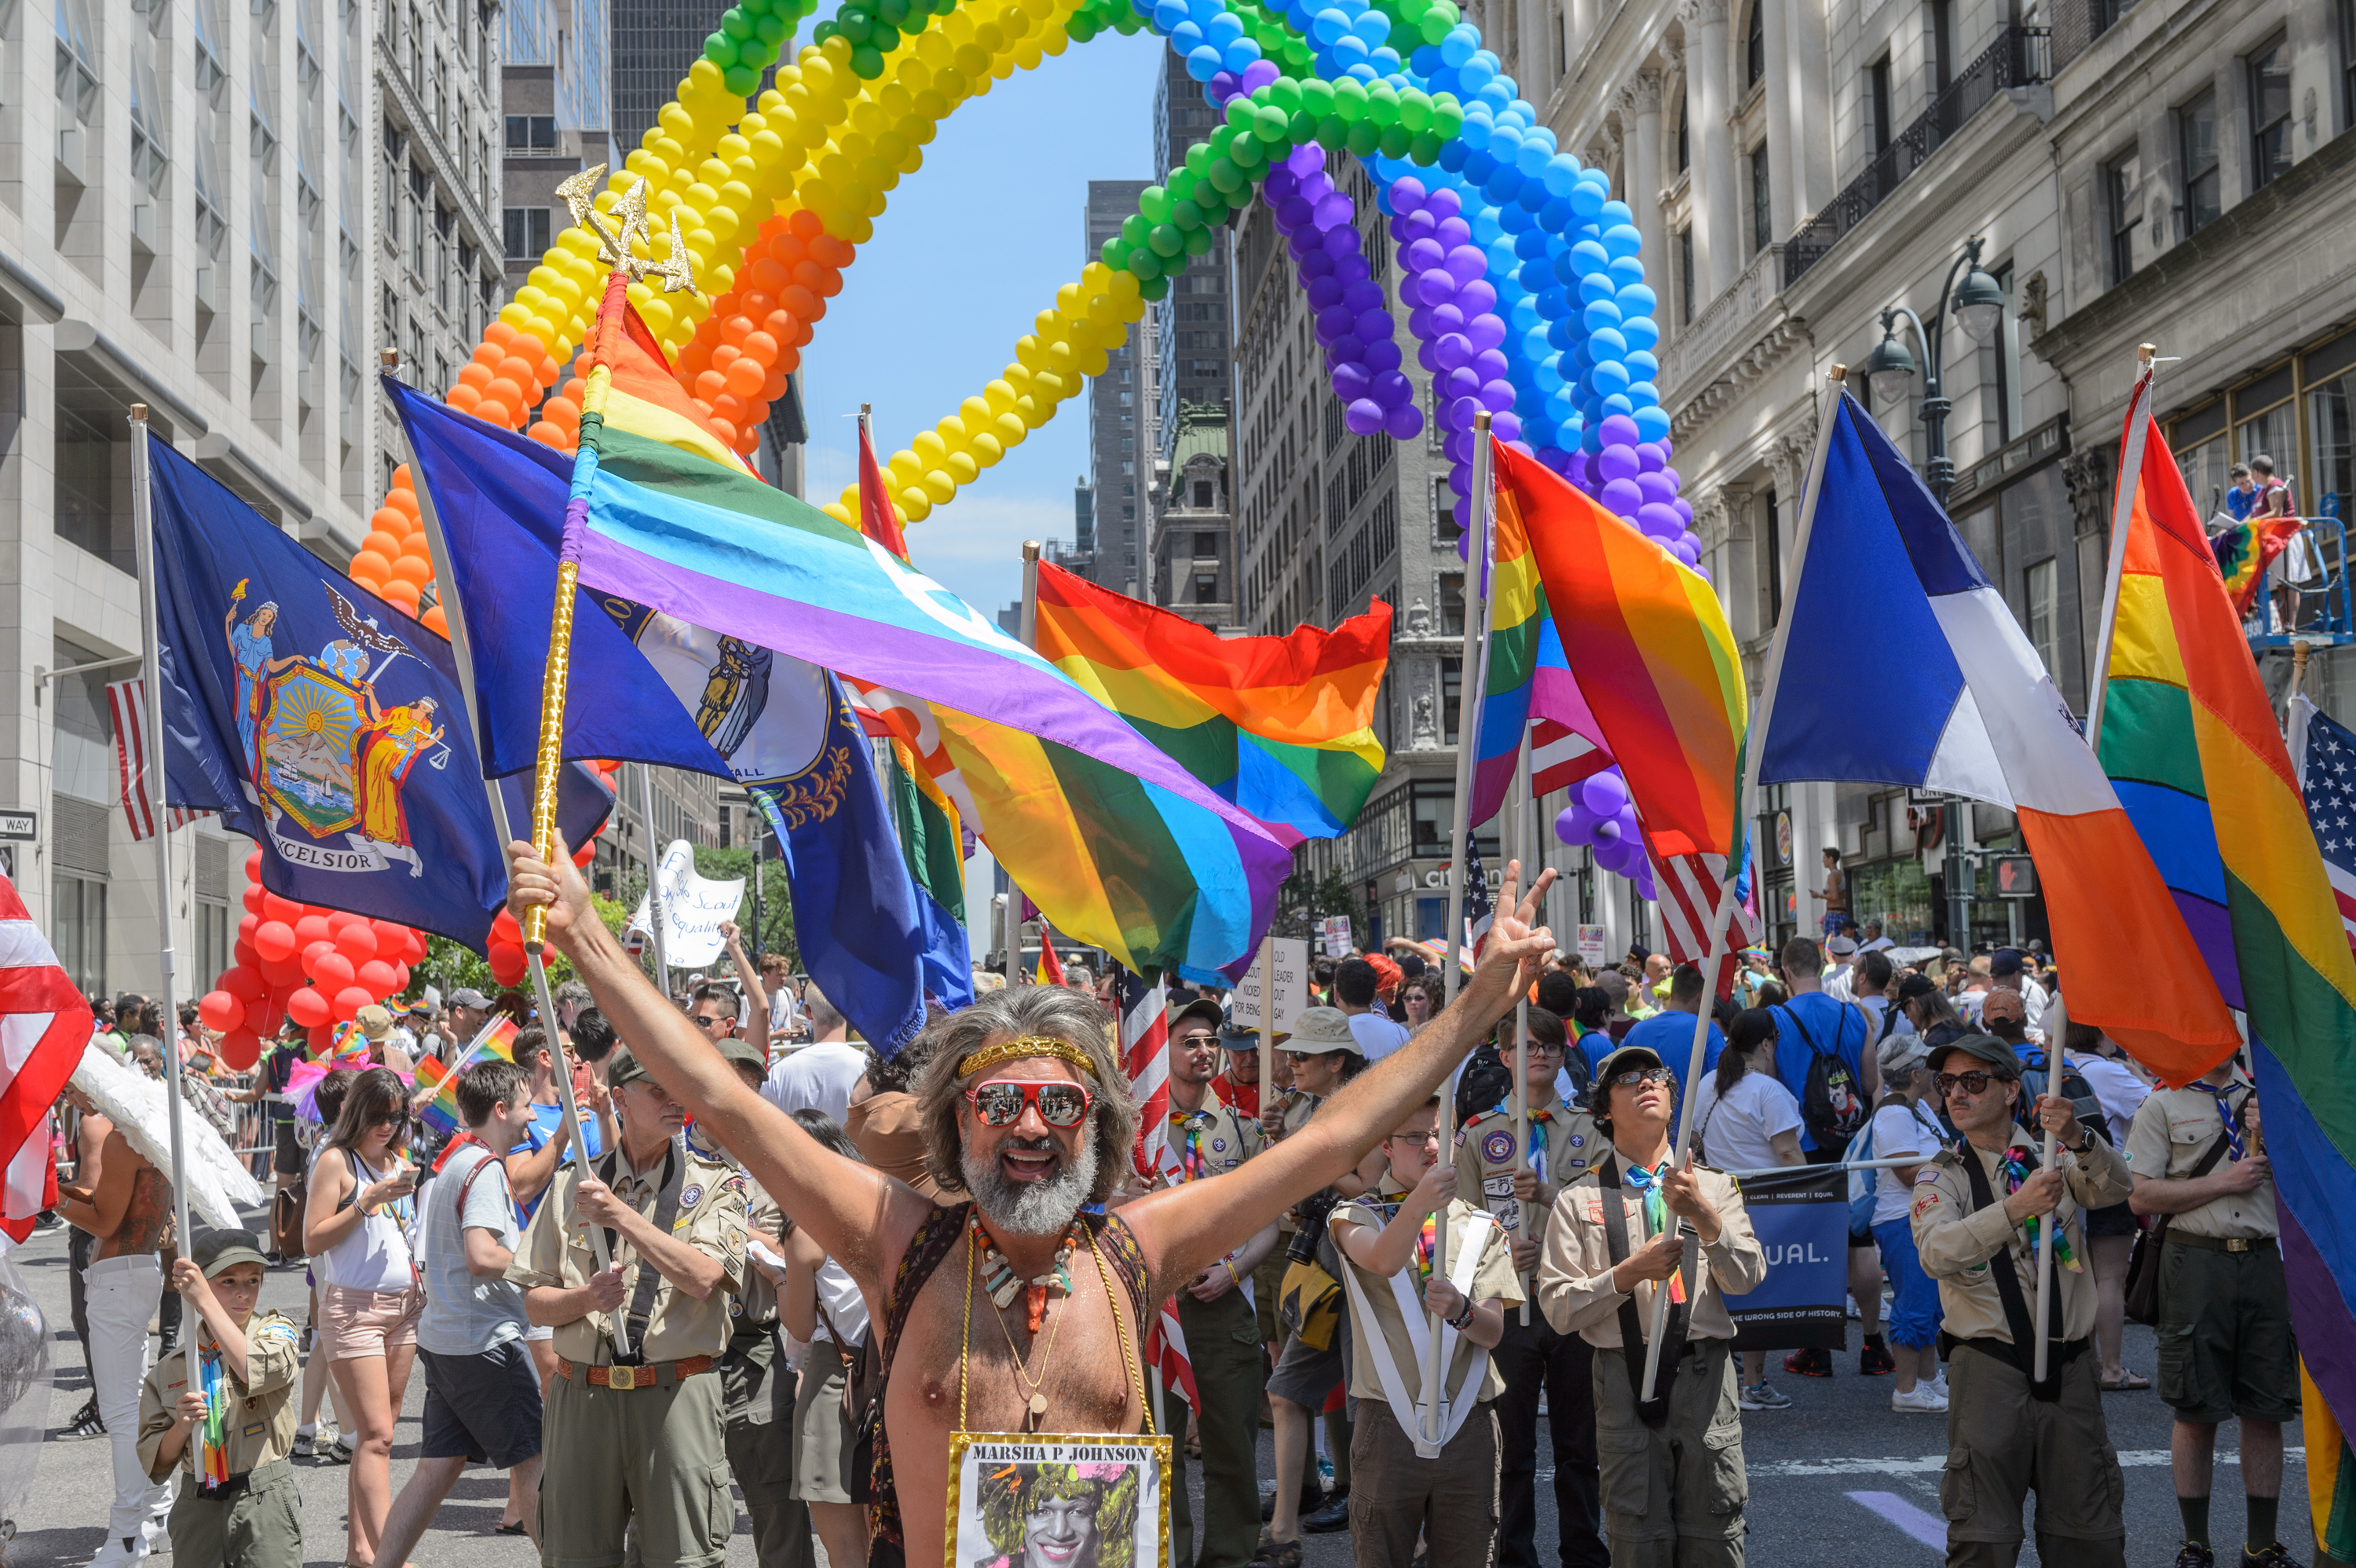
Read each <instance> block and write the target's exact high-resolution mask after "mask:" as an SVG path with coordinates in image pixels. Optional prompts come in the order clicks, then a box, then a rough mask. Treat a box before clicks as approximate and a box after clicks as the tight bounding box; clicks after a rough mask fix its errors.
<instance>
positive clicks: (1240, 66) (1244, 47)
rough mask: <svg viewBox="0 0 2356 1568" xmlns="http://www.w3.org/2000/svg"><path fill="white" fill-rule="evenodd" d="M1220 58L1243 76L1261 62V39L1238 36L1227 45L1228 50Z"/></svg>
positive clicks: (1228, 66)
mask: <svg viewBox="0 0 2356 1568" xmlns="http://www.w3.org/2000/svg"><path fill="white" fill-rule="evenodd" d="M1219 58H1220V59H1222V60H1224V61H1225V62H1226V68H1227V69H1229V70H1231V71H1233V72H1235V73H1236V74H1237V76H1241V75H1243V73H1244V72H1246V71H1248V70H1249V69H1251V68H1252V67H1253V66H1255V65H1257V64H1258V63H1259V59H1260V52H1259V41H1258V39H1256V38H1237V40H1236V41H1235V42H1234V43H1232V44H1229V45H1228V46H1227V48H1226V53H1225V54H1223V55H1221V56H1220V57H1219Z"/></svg>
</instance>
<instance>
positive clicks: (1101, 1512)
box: [944, 1211, 1171, 1568]
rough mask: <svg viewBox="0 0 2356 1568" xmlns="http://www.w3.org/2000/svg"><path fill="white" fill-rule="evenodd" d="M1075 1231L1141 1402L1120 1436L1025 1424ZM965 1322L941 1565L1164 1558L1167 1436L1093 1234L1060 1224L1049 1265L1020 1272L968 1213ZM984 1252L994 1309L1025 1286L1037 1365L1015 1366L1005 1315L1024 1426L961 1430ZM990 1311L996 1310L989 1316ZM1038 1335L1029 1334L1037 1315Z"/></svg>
mask: <svg viewBox="0 0 2356 1568" xmlns="http://www.w3.org/2000/svg"><path fill="white" fill-rule="evenodd" d="M1083 1234H1085V1235H1086V1238H1087V1245H1088V1251H1089V1253H1090V1254H1091V1255H1092V1256H1094V1258H1095V1259H1096V1263H1097V1277H1098V1279H1099V1280H1101V1281H1102V1282H1103V1283H1104V1288H1105V1300H1106V1302H1107V1304H1108V1305H1109V1306H1110V1307H1111V1308H1112V1315H1113V1323H1114V1325H1115V1327H1116V1328H1118V1329H1119V1333H1120V1348H1121V1360H1122V1362H1123V1363H1124V1365H1125V1366H1126V1368H1127V1371H1128V1374H1129V1380H1130V1387H1131V1388H1133V1389H1135V1390H1136V1391H1137V1396H1138V1401H1139V1403H1140V1405H1141V1407H1142V1408H1143V1409H1144V1411H1145V1431H1144V1433H1143V1434H1142V1435H1134V1436H1132V1435H1123V1434H1103V1435H1094V1434H1087V1433H1044V1432H1040V1431H1038V1430H1036V1428H1037V1427H1038V1425H1039V1423H1040V1421H1041V1420H1042V1419H1043V1418H1044V1416H1045V1415H1046V1413H1047V1396H1046V1394H1045V1393H1044V1392H1041V1391H1042V1387H1043V1385H1044V1383H1045V1381H1046V1377H1047V1367H1048V1364H1049V1362H1050V1361H1051V1360H1053V1359H1054V1356H1055V1335H1056V1331H1057V1329H1059V1328H1061V1327H1062V1322H1063V1317H1065V1316H1066V1314H1065V1313H1064V1312H1062V1311H1060V1310H1057V1311H1053V1312H1051V1311H1050V1298H1051V1297H1052V1296H1062V1297H1063V1298H1064V1301H1065V1303H1066V1305H1068V1303H1069V1302H1070V1299H1071V1295H1072V1274H1071V1259H1072V1254H1073V1253H1074V1251H1075V1250H1076V1247H1077V1245H1078V1243H1079V1240H1080V1238H1081V1237H1082V1235H1083ZM965 1243H966V1244H965V1257H966V1264H965V1273H966V1279H965V1303H966V1305H965V1331H964V1338H963V1339H962V1341H961V1343H960V1344H959V1346H958V1419H957V1429H956V1431H954V1432H953V1433H951V1434H950V1435H949V1495H948V1520H949V1529H948V1552H947V1559H946V1562H945V1563H944V1568H1052V1565H1055V1564H1078V1563H1093V1564H1095V1565H1096V1568H1167V1564H1168V1563H1169V1558H1170V1514H1169V1509H1168V1506H1167V1503H1166V1501H1165V1499H1164V1494H1163V1489H1162V1488H1163V1483H1164V1478H1165V1477H1166V1476H1167V1475H1168V1473H1169V1467H1170V1459H1171V1451H1170V1450H1171V1445H1170V1439H1169V1438H1168V1437H1166V1436H1159V1435H1155V1433H1154V1430H1153V1407H1152V1405H1151V1403H1147V1401H1146V1390H1145V1379H1144V1376H1143V1374H1142V1372H1141V1370H1140V1368H1139V1365H1138V1361H1137V1355H1136V1351H1135V1349H1134V1347H1133V1346H1132V1344H1131V1342H1130V1326H1129V1320H1128V1319H1127V1318H1126V1317H1123V1316H1122V1315H1121V1310H1120V1304H1119V1300H1118V1299H1117V1298H1116V1296H1115V1295H1114V1291H1113V1287H1112V1274H1111V1271H1110V1270H1109V1269H1108V1268H1107V1267H1106V1265H1105V1261H1104V1253H1103V1252H1102V1250H1101V1249H1100V1248H1099V1247H1098V1245H1097V1239H1096V1236H1095V1234H1094V1232H1084V1231H1083V1228H1082V1226H1081V1225H1080V1224H1079V1223H1078V1222H1075V1223H1074V1225H1073V1227H1072V1229H1071V1230H1070V1231H1067V1232H1066V1233H1065V1236H1064V1241H1063V1244H1062V1245H1061V1246H1060V1247H1058V1248H1057V1249H1056V1252H1055V1265H1054V1267H1053V1268H1052V1269H1050V1270H1049V1272H1048V1273H1046V1274H1044V1275H1041V1276H1040V1277H1039V1278H1037V1279H1031V1280H1025V1279H1023V1278H1022V1277H1021V1276H1020V1275H1016V1274H1015V1272H1014V1270H1013V1269H1012V1266H1011V1265H1009V1264H1007V1262H1006V1259H1005V1257H1004V1255H1003V1254H1001V1253H1000V1252H999V1250H998V1248H997V1246H996V1244H995V1243H993V1242H992V1240H991V1235H990V1232H989V1230H988V1228H987V1227H986V1226H984V1225H983V1224H982V1223H981V1221H980V1213H979V1211H977V1212H976V1214H975V1215H974V1217H973V1218H972V1219H971V1220H969V1221H968V1223H967V1227H966V1234H965ZM985 1258H986V1259H987V1260H988V1268H989V1273H988V1274H987V1275H984V1276H983V1289H984V1291H985V1292H986V1293H987V1294H988V1295H989V1296H990V1298H991V1301H992V1302H993V1303H994V1304H995V1305H996V1306H997V1307H1000V1308H1001V1310H1003V1309H1004V1308H1006V1307H1011V1306H1012V1305H1013V1302H1014V1298H1015V1296H1017V1295H1018V1294H1020V1295H1023V1296H1025V1300H1024V1303H1023V1306H1024V1309H1025V1310H1024V1317H1025V1318H1026V1320H1027V1321H1028V1323H1029V1324H1030V1328H1031V1332H1032V1335H1033V1342H1034V1344H1036V1345H1037V1346H1038V1348H1039V1349H1040V1352H1041V1355H1040V1362H1039V1370H1038V1374H1037V1375H1036V1376H1035V1377H1034V1376H1033V1374H1032V1372H1031V1371H1030V1369H1028V1368H1027V1367H1025V1366H1024V1365H1023V1356H1022V1354H1021V1353H1020V1351H1019V1350H1017V1349H1016V1347H1015V1344H1014V1337H1013V1335H1012V1332H1011V1331H1009V1330H1007V1328H1006V1320H1005V1319H1004V1318H1003V1317H1000V1318H999V1325H998V1326H999V1328H1000V1330H1001V1332H1004V1333H1006V1336H1007V1339H1006V1346H1007V1349H1008V1350H1009V1351H1010V1352H1012V1353H1013V1361H1014V1372H1015V1376H1016V1377H1017V1379H1018V1380H1020V1382H1021V1384H1022V1387H1023V1392H1025V1393H1026V1394H1027V1395H1028V1401H1027V1410H1028V1413H1027V1414H1026V1415H1025V1417H1024V1421H1023V1424H1024V1426H1025V1427H1026V1429H1027V1430H1025V1431H1023V1432H969V1431H968V1430H966V1396H967V1392H968V1388H967V1385H968V1381H969V1374H970V1372H971V1369H972V1366H973V1296H974V1291H973V1285H974V1280H975V1277H976V1275H977V1274H978V1273H979V1272H980V1270H981V1269H982V1267H983V1266H984V1264H983V1260H984V1259H985ZM993 1316H995V1314H993ZM1046 1317H1055V1322H1054V1323H1051V1324H1045V1327H1046V1329H1047V1334H1046V1338H1045V1339H1044V1341H1043V1340H1040V1339H1038V1338H1037V1337H1038V1334H1039V1330H1040V1328H1041V1327H1042V1325H1043V1322H1044V1319H1045V1318H1046Z"/></svg>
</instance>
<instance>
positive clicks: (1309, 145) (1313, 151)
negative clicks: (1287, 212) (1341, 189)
mask: <svg viewBox="0 0 2356 1568" xmlns="http://www.w3.org/2000/svg"><path fill="white" fill-rule="evenodd" d="M1269 80H1274V78H1270V79H1269ZM1284 166H1285V167H1286V168H1289V169H1290V170H1291V171H1292V172H1293V173H1294V174H1296V175H1305V174H1312V173H1314V172H1315V171H1317V170H1319V169H1322V168H1323V167H1324V166H1325V149H1324V148H1323V147H1322V146H1320V145H1318V144H1316V143H1314V142H1303V143H1301V145H1299V146H1297V147H1295V148H1293V149H1292V151H1290V152H1289V153H1287V154H1285V155H1284Z"/></svg>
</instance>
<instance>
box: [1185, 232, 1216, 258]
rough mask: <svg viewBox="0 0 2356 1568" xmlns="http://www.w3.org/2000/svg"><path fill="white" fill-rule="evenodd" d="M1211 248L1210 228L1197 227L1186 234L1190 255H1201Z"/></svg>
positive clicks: (1187, 252) (1187, 250)
mask: <svg viewBox="0 0 2356 1568" xmlns="http://www.w3.org/2000/svg"><path fill="white" fill-rule="evenodd" d="M1210 248H1211V231H1210V230H1209V229H1194V231H1192V232H1191V233H1189V234H1188V235H1187V236H1186V247H1185V249H1186V254H1188V255H1189V256H1200V255H1202V254H1203V253H1204V252H1205V251H1208V250H1210Z"/></svg>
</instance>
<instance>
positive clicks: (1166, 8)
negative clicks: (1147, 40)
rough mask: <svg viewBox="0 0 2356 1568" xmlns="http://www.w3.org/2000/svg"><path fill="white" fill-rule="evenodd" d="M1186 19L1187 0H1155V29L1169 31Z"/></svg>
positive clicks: (1161, 31) (1156, 30)
mask: <svg viewBox="0 0 2356 1568" xmlns="http://www.w3.org/2000/svg"><path fill="white" fill-rule="evenodd" d="M1184 20H1186V0H1154V6H1153V30H1154V31H1155V32H1157V33H1168V32H1171V31H1173V29H1175V28H1176V27H1177V26H1178V24H1179V23H1181V22H1183V21H1184Z"/></svg>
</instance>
